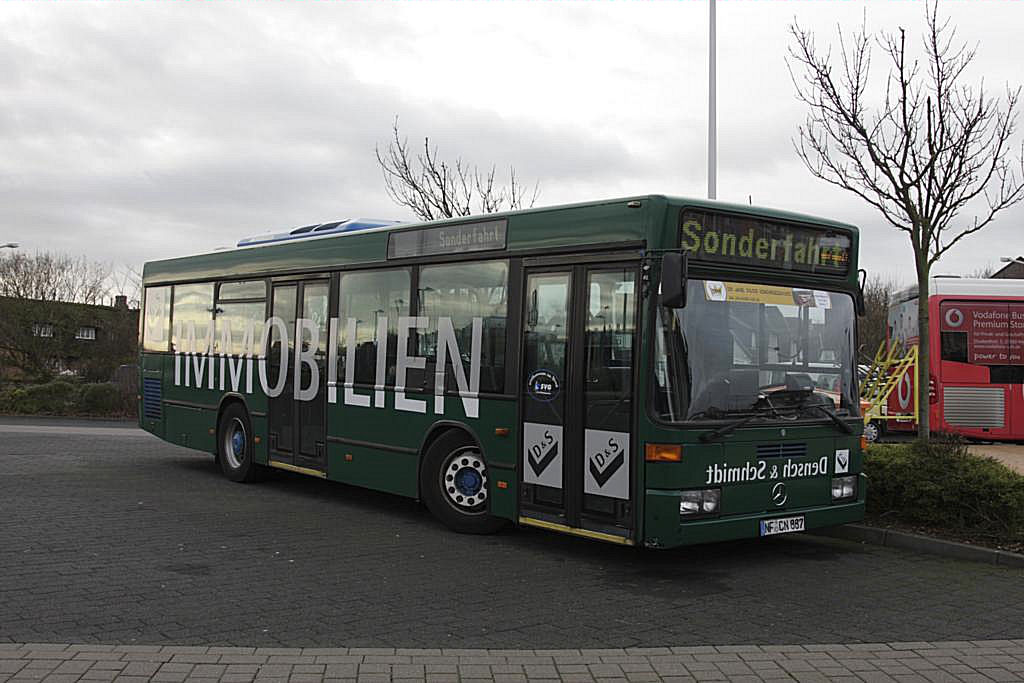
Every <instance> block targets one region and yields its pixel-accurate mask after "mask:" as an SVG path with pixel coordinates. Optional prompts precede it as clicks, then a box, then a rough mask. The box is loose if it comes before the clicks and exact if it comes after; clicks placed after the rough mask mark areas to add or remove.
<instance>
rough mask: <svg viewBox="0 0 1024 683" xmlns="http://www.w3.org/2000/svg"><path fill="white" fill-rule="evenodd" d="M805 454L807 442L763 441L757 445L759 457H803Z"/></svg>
mask: <svg viewBox="0 0 1024 683" xmlns="http://www.w3.org/2000/svg"><path fill="white" fill-rule="evenodd" d="M805 455H807V444H805V443H762V444H758V446H757V457H759V458H802V457H803V456H805Z"/></svg>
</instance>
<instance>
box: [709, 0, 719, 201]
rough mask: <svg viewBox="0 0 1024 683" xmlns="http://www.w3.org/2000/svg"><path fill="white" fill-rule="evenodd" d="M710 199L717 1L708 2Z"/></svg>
mask: <svg viewBox="0 0 1024 683" xmlns="http://www.w3.org/2000/svg"><path fill="white" fill-rule="evenodd" d="M708 7H709V9H710V16H709V17H708V33H709V35H708V199H715V196H716V194H717V188H716V187H715V175H716V173H717V168H716V166H717V161H718V160H717V149H718V140H717V137H718V136H717V131H716V126H717V120H716V114H715V95H716V90H717V87H716V84H715V0H708Z"/></svg>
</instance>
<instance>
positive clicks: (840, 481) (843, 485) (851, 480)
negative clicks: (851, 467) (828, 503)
mask: <svg viewBox="0 0 1024 683" xmlns="http://www.w3.org/2000/svg"><path fill="white" fill-rule="evenodd" d="M856 497H857V475H856V474H855V475H853V476H850V477H832V500H833V501H837V500H846V499H847V498H856Z"/></svg>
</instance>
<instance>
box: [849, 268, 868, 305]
mask: <svg viewBox="0 0 1024 683" xmlns="http://www.w3.org/2000/svg"><path fill="white" fill-rule="evenodd" d="M857 275H858V276H859V277H858V279H859V280H860V283H859V284H860V286H859V287H858V288H857V296H856V298H854V300H853V306H854V309H855V310H856V312H857V315H859V316H863V315H865V314H866V313H867V312H868V307H867V303H866V302H865V301H864V285H865V283H866V282H867V279H868V271H866V270H864V269H863V268H861V269H860V271H858V273H857Z"/></svg>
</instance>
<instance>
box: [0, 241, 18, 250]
mask: <svg viewBox="0 0 1024 683" xmlns="http://www.w3.org/2000/svg"><path fill="white" fill-rule="evenodd" d="M17 248H18V243H17V242H8V243H7V244H0V249H17Z"/></svg>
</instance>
